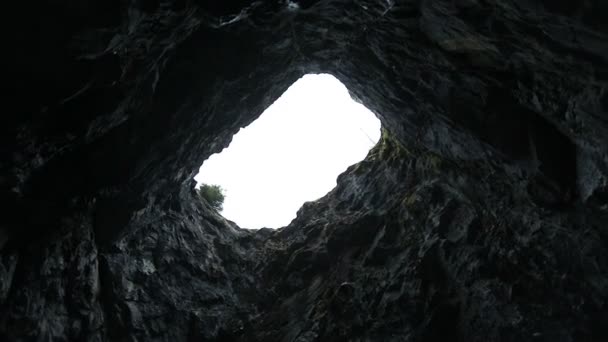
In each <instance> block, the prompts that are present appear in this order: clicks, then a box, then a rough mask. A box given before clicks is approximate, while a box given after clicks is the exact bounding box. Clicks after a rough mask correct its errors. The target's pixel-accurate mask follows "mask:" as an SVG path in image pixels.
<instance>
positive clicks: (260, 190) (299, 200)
mask: <svg viewBox="0 0 608 342" xmlns="http://www.w3.org/2000/svg"><path fill="white" fill-rule="evenodd" d="M379 138H380V121H379V120H378V119H377V118H376V116H375V115H374V113H372V112H371V111H370V110H369V109H367V108H365V107H364V106H363V105H361V104H359V103H356V102H355V101H353V100H352V99H351V97H350V95H349V94H348V90H347V89H346V87H345V86H344V85H343V84H342V83H340V81H338V79H336V78H335V77H333V76H331V75H328V74H320V75H312V74H310V75H305V76H304V77H302V78H300V79H299V80H298V81H296V82H295V83H294V84H293V85H292V86H291V87H289V89H287V91H286V92H285V93H284V94H283V95H282V96H281V97H280V98H279V99H277V100H276V101H275V103H273V104H272V105H271V106H270V107H268V109H266V111H264V113H262V115H260V117H259V118H258V119H257V120H255V121H254V122H253V123H251V124H250V125H249V126H247V127H245V128H243V129H241V130H240V131H239V132H238V133H237V134H235V136H234V137H233V139H232V142H231V143H230V146H228V147H227V148H225V149H224V150H223V151H222V152H221V153H217V154H214V155H212V156H211V157H209V159H207V160H206V161H205V162H204V163H203V165H202V166H201V168H200V171H199V174H198V175H196V177H195V180H196V181H197V183H198V184H200V183H207V184H218V185H220V186H221V187H222V188H224V190H225V195H226V199H225V201H224V210H223V211H222V215H223V216H224V217H226V218H227V219H229V220H231V221H234V222H235V223H236V224H238V225H239V226H240V227H242V228H262V227H268V228H280V227H283V226H286V225H288V224H289V222H291V220H292V219H294V218H295V217H296V212H297V210H298V209H299V208H300V207H301V206H302V204H304V202H307V201H313V200H316V199H319V198H321V197H323V196H324V195H325V194H327V193H328V192H329V191H330V190H332V189H333V188H334V187H335V186H336V178H337V177H338V175H339V174H340V173H342V172H344V171H345V170H346V168H347V167H348V166H350V165H352V164H355V163H357V162H359V161H361V160H363V159H364V158H365V156H366V155H367V153H368V152H369V150H370V149H371V148H372V147H373V146H374V145H375V144H376V143H377V142H378V139H379ZM197 186H198V185H197Z"/></svg>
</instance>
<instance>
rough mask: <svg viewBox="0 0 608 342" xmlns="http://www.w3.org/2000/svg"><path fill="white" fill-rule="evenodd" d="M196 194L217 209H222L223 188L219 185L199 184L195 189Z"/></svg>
mask: <svg viewBox="0 0 608 342" xmlns="http://www.w3.org/2000/svg"><path fill="white" fill-rule="evenodd" d="M196 192H197V193H198V196H199V197H200V198H201V199H204V200H205V201H207V203H209V205H210V206H211V207H212V208H213V209H215V210H217V211H222V210H223V209H224V197H225V196H224V189H222V187H221V186H219V185H215V184H211V185H210V184H205V183H203V184H201V186H200V187H199V188H198V189H196Z"/></svg>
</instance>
